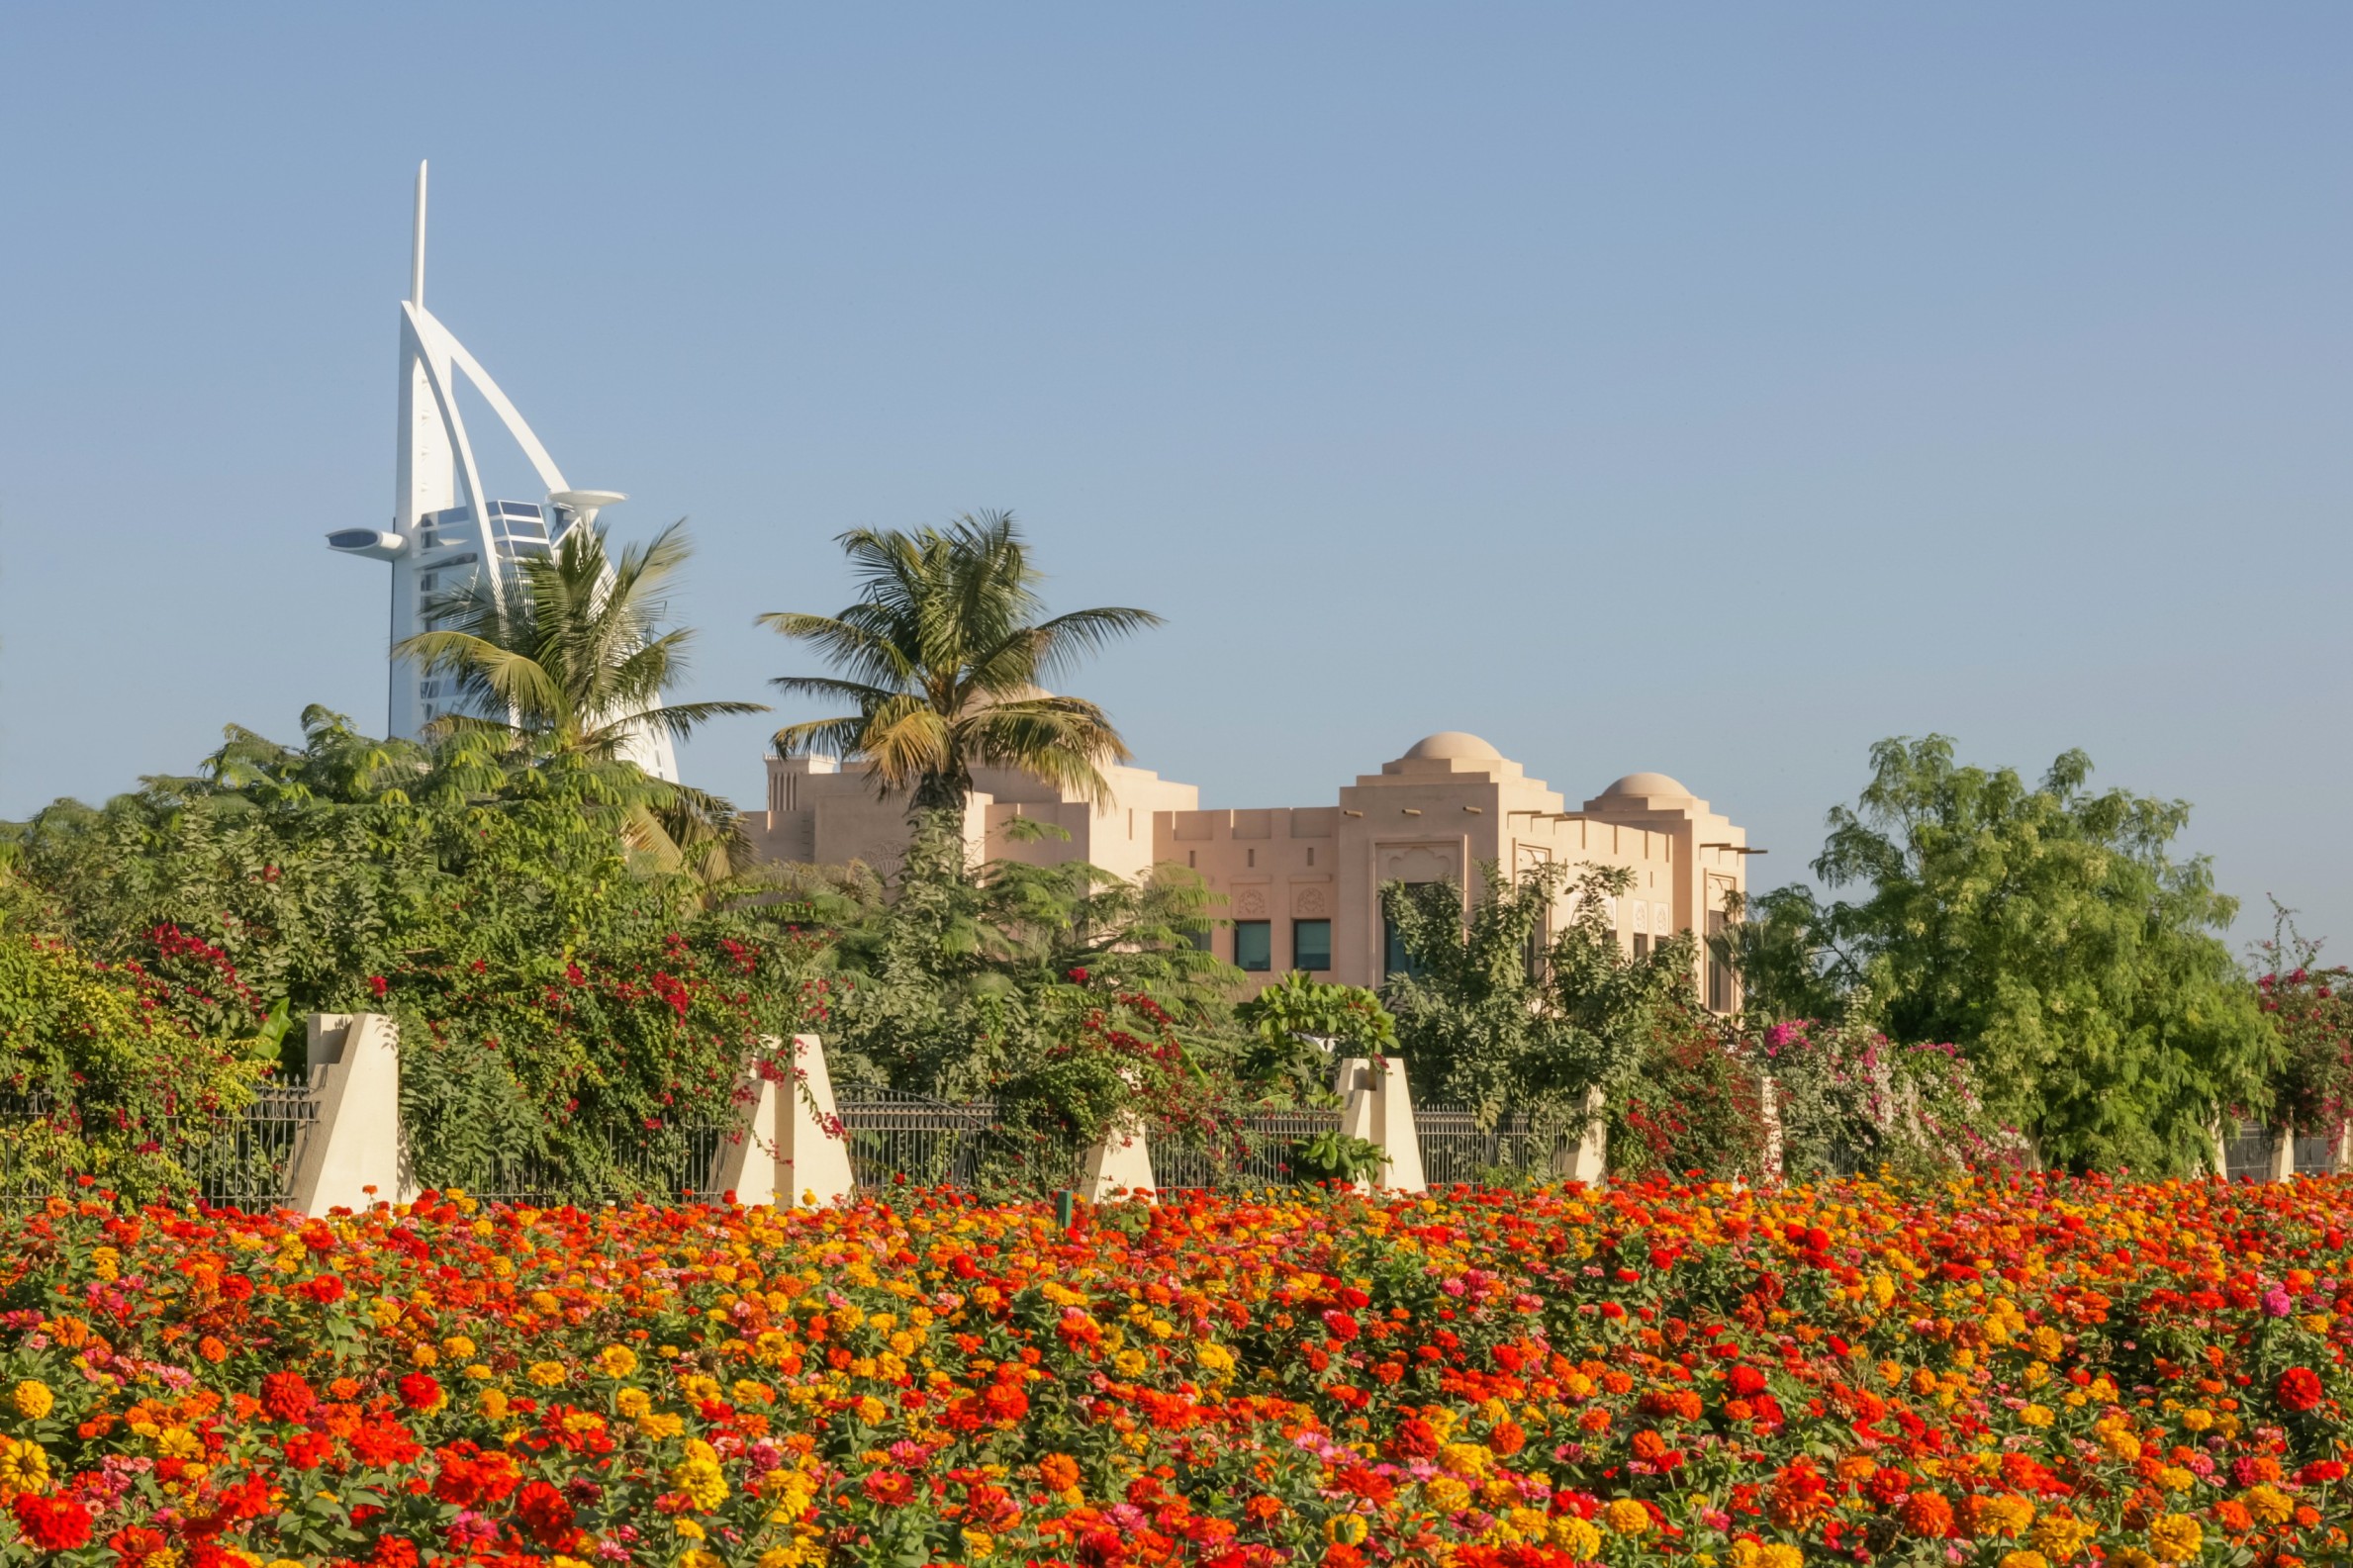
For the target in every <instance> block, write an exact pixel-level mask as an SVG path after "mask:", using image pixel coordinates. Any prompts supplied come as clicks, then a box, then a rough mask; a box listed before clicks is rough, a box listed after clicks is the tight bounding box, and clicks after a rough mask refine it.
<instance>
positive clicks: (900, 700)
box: [760, 511, 1160, 811]
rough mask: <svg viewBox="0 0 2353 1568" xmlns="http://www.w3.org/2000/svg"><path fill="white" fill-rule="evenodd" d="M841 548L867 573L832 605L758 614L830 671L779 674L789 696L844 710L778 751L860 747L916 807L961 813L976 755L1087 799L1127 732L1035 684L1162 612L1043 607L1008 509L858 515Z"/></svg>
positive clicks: (781, 742)
mask: <svg viewBox="0 0 2353 1568" xmlns="http://www.w3.org/2000/svg"><path fill="white" fill-rule="evenodd" d="M840 543H841V546H842V548H843V550H844V551H845V552H847V554H848V555H849V557H850V560H851V563H852V565H853V566H854V568H855V569H856V572H857V575H858V578H859V582H860V585H861V588H860V593H859V598H858V601H857V602H856V603H854V604H852V605H850V606H849V607H848V608H847V609H844V610H842V611H841V612H840V613H839V614H835V615H812V614H803V613H799V612H795V611H779V612H776V613H772V614H767V615H763V616H761V617H760V623H761V624H762V625H765V626H768V627H771V628H773V629H774V630H776V631H777V632H779V633H781V634H782V635H784V636H786V637H790V638H792V639H794V640H795V641H798V642H805V643H809V644H811V645H813V646H814V647H815V648H816V649H817V650H818V651H819V652H820V653H821V654H823V655H824V657H825V659H826V660H827V661H828V662H829V663H831V664H832V665H833V666H834V668H835V669H837V670H839V671H840V672H841V674H840V675H839V676H782V677H779V678H778V679H777V680H776V681H774V682H773V683H771V684H772V685H774V686H776V687H777V688H778V689H780V690H782V691H785V692H792V693H793V694H795V695H797V696H813V697H820V698H824V699H827V700H839V701H844V702H847V703H848V704H850V705H851V707H852V708H853V709H854V711H852V712H850V713H848V714H845V715H842V716H840V717H835V718H825V719H812V720H809V721H808V722H806V723H800V724H789V725H787V726H785V727H784V728H783V729H780V730H778V731H777V733H776V747H777V751H778V753H779V755H782V756H787V757H790V756H793V755H795V754H796V753H798V752H800V751H803V750H806V749H808V748H811V747H819V748H823V749H826V750H830V751H832V752H834V753H836V754H837V755H839V756H842V757H844V758H852V759H858V760H862V761H864V762H866V763H867V764H869V765H870V766H871V767H872V768H873V770H874V777H875V782H876V783H877V784H878V785H879V786H880V787H881V788H882V790H883V791H884V793H886V794H898V793H905V794H907V795H909V797H910V799H909V806H910V809H911V810H916V811H926V810H936V809H947V810H953V811H961V810H963V808H964V803H965V801H966V800H967V799H968V798H969V797H970V796H971V794H972V789H973V770H974V769H975V768H977V767H993V768H1018V769H1020V770H1021V771H1023V772H1025V773H1028V774H1031V775H1033V776H1035V777H1036V778H1039V779H1042V780H1045V781H1046V782H1047V783H1049V784H1057V785H1061V786H1063V787H1066V788H1070V789H1073V790H1076V791H1077V792H1079V793H1080V794H1082V795H1084V796H1085V797H1087V798H1089V799H1104V798H1107V797H1108V788H1107V785H1106V784H1105V782H1104V779H1103V775H1102V770H1103V768H1104V767H1105V766H1106V765H1108V764H1111V763H1118V762H1125V761H1126V760H1127V758H1128V749H1127V743H1126V742H1125V741H1123V740H1121V739H1120V737H1119V732H1118V731H1117V730H1116V729H1114V728H1113V727H1112V724H1111V721H1110V719H1109V718H1108V717H1107V716H1106V715H1105V714H1104V712H1103V710H1102V709H1101V708H1099V707H1097V706H1096V705H1095V704H1094V703H1092V702H1089V701H1086V700H1084V699H1082V698H1080V697H1073V696H1055V695H1052V694H1050V693H1048V692H1043V691H1041V690H1039V687H1040V684H1041V683H1043V682H1045V681H1048V680H1051V679H1053V678H1054V677H1055V676H1057V675H1059V674H1060V673H1062V672H1063V671H1065V670H1067V669H1068V668H1069V667H1070V666H1071V665H1072V664H1073V663H1074V662H1075V661H1076V660H1077V659H1079V658H1080V657H1082V656H1083V655H1085V654H1088V653H1092V652H1094V651H1096V650H1098V649H1100V648H1101V647H1103V646H1104V645H1105V644H1106V643H1109V642H1111V641H1113V640H1114V639H1116V638H1120V637H1125V636H1128V635H1131V634H1132V633H1134V632H1137V631H1140V630H1142V629H1144V628H1145V627H1148V626H1157V625H1159V624H1160V617H1159V616H1157V615H1155V614H1153V613H1151V612H1150V611H1149V610H1141V609H1123V608H1106V609H1082V610H1073V611H1071V612H1070V613H1068V614H1063V615H1056V616H1053V617H1051V618H1049V619H1040V618H1039V616H1040V615H1041V614H1042V613H1043V610H1044V605H1043V604H1042V602H1041V601H1040V600H1039V598H1038V595H1037V585H1038V583H1039V582H1040V581H1041V574H1040V573H1039V572H1038V570H1037V568H1036V567H1035V566H1034V565H1032V564H1031V561H1030V557H1029V547H1028V546H1027V545H1026V544H1025V543H1024V542H1023V541H1022V538H1021V534H1020V530H1019V529H1018V528H1017V527H1016V526H1015V524H1014V521H1013V517H1012V514H1011V513H1010V512H1002V511H991V512H983V513H982V514H980V515H979V516H964V517H959V518H958V519H957V520H956V521H955V522H953V523H952V524H950V525H949V526H948V527H946V528H944V529H940V528H922V529H919V530H917V531H916V532H914V533H911V534H909V533H902V532H899V531H897V530H895V529H890V530H876V529H871V528H860V529H856V530H854V531H852V532H849V533H845V534H843V535H842V536H841V539H840Z"/></svg>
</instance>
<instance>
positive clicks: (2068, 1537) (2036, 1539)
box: [2026, 1514, 2095, 1562]
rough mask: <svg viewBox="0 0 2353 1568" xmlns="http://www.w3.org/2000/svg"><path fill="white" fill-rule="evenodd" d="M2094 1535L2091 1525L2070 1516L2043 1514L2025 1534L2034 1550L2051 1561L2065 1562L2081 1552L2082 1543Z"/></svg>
mask: <svg viewBox="0 0 2353 1568" xmlns="http://www.w3.org/2000/svg"><path fill="white" fill-rule="evenodd" d="M2094 1533H2095V1531H2094V1528H2093V1526H2092V1525H2090V1524H2087V1523H2085V1522H2083V1521H2082V1520H2079V1519H2077V1518H2076V1517H2075V1516H2074V1515H2072V1514H2045V1515H2043V1516H2042V1518H2040V1519H2038V1520H2036V1521H2035V1522H2034V1527H2033V1528H2032V1529H2031V1530H2029V1531H2027V1532H2026V1538H2027V1539H2029V1540H2031V1541H2032V1542H2033V1543H2034V1549H2035V1550H2037V1551H2039V1552H2041V1553H2043V1554H2044V1555H2045V1556H2047V1557H2049V1558H2050V1560H2051V1561H2053V1562H2066V1561H2067V1560H2068V1559H2069V1558H2071V1557H2073V1556H2074V1555H2075V1554H2076V1553H2077V1552H2079V1551H2081V1550H2083V1545H2084V1542H2085V1541H2087V1540H2090V1539H2091V1538H2092V1536H2093V1534H2094Z"/></svg>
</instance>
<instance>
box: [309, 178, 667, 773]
mask: <svg viewBox="0 0 2353 1568" xmlns="http://www.w3.org/2000/svg"><path fill="white" fill-rule="evenodd" d="M424 177H425V166H424V164H422V163H420V164H419V165H418V166H417V229H416V237H415V241H414V244H413V246H412V249H411V252H410V263H409V297H408V299H406V300H405V301H403V302H402V303H401V393H400V405H401V409H400V431H399V436H398V439H397V441H396V443H395V453H394V470H393V474H394V478H393V517H392V527H391V528H390V529H389V530H386V531H381V532H380V531H378V530H376V529H374V528H339V529H337V530H335V531H334V532H332V533H330V534H329V535H328V536H327V542H328V544H329V546H330V547H331V548H333V549H335V550H339V551H341V552H343V553H344V554H346V555H358V556H365V557H368V558H369V559H371V560H377V561H389V562H390V563H391V564H392V641H393V642H394V643H396V644H397V643H399V642H400V641H401V640H402V639H403V638H406V637H411V636H414V635H416V634H417V633H419V632H423V631H426V630H429V629H431V623H430V622H428V621H427V620H426V618H425V614H424V607H425V605H426V603H427V602H428V601H429V600H432V599H433V598H434V597H435V596H436V595H438V594H445V593H448V592H449V591H450V590H453V589H459V588H463V587H464V586H465V585H466V583H467V582H468V581H469V580H474V579H479V578H480V577H482V576H483V575H485V574H487V575H488V577H489V581H490V583H491V585H492V588H493V592H495V593H502V594H503V593H506V592H510V591H511V583H512V579H513V575H514V568H515V563H516V562H518V561H519V560H521V559H523V558H525V557H527V556H533V555H540V556H544V555H546V554H547V553H548V552H549V551H550V550H551V549H553V548H554V546H555V545H556V543H557V542H558V541H560V540H561V539H562V538H563V536H564V534H565V533H566V532H567V531H569V530H570V529H573V528H585V527H588V526H590V525H592V524H593V523H594V522H595V521H596V517H597V511H598V508H599V507H610V506H612V505H613V504H615V503H616V502H620V501H623V500H626V499H627V498H626V497H624V496H622V495H620V494H619V493H618V492H616V491H610V490H575V489H573V488H572V487H571V485H570V484H569V483H567V482H566V480H565V479H564V476H563V473H562V471H561V470H559V469H558V468H557V467H556V466H555V459H554V458H552V457H550V456H548V455H547V448H546V447H544V446H542V445H541V444H540V443H539V437H538V436H536V435H534V434H532V433H531V427H530V426H529V425H528V424H526V423H524V422H523V417H522V415H520V414H519V413H518V412H517V410H516V407H515V405H514V404H513V403H512V402H511V401H509V399H508V397H507V395H506V394H505V393H504V392H502V391H500V390H499V384H498V383H497V382H495V381H493V380H492V379H491V377H490V372H489V371H487V370H484V369H483V368H482V365H481V362H480V361H478V360H477V359H475V357H474V356H473V355H472V354H469V353H467V352H466V348H465V345H464V344H463V343H460V342H459V341H458V340H457V338H456V337H455V336H454V335H453V334H452V333H451V332H450V330H449V328H448V327H446V326H443V325H442V324H441V323H440V322H439V321H438V320H437V319H436V318H435V317H434V316H433V314H432V313H431V312H429V311H427V310H426V309H425V308H424ZM458 376H463V377H465V379H466V381H467V382H468V383H469V384H471V385H472V386H473V388H474V390H475V391H476V392H477V393H479V394H480V395H481V397H482V400H483V401H484V402H485V403H487V404H489V405H490V408H491V412H492V413H494V414H496V415H498V416H499V422H500V423H502V424H504V425H505V426H506V427H507V433H508V434H509V435H511V436H513V437H514V438H515V442H516V444H517V445H518V446H519V447H521V448H522V454H523V456H524V457H525V458H526V459H528V460H529V462H530V465H531V468H532V470H533V472H534V473H536V474H537V475H538V478H539V483H540V484H541V485H543V486H545V487H546V491H545V494H544V495H543V497H542V498H541V499H540V500H539V501H535V502H534V501H501V500H497V499H495V498H492V497H489V496H486V495H485V494H484V493H483V489H482V474H481V471H480V469H479V467H478V466H477V465H476V463H475V461H474V447H473V443H472V442H471V441H470V440H468V439H467V436H466V425H465V420H464V418H463V417H461V416H460V415H459V413H458V408H457V382H456V378H457V377H458ZM391 679H392V695H391V705H390V715H389V718H388V721H387V733H388V734H392V735H397V736H406V737H409V738H412V739H414V738H416V737H418V736H420V735H422V734H423V733H424V726H425V725H426V724H428V723H430V722H431V721H432V720H433V719H435V718H437V717H439V716H440V715H441V714H443V713H446V712H450V711H452V710H454V709H456V708H458V707H460V706H461V700H460V698H459V695H458V692H457V689H456V688H457V684H456V682H455V680H454V679H453V678H451V677H449V676H447V675H437V676H436V675H425V674H423V673H422V672H420V671H419V670H418V668H417V667H416V666H415V665H413V664H410V663H408V662H407V661H404V660H400V659H395V660H393V661H392V676H391ZM623 755H624V756H625V757H627V759H628V760H629V761H631V762H634V763H636V764H637V765H638V766H639V767H641V768H643V769H644V770H645V771H646V772H647V773H649V774H652V775H653V776H654V777H655V778H657V779H666V780H670V781H673V782H675V781H676V780H677V778H678V762H677V758H676V756H675V755H674V753H673V751H672V748H671V744H670V737H669V736H668V735H667V734H663V733H660V732H656V731H650V730H640V731H638V732H636V733H635V734H633V735H632V736H631V738H630V742H629V744H628V746H627V747H626V749H625V750H624V752H623Z"/></svg>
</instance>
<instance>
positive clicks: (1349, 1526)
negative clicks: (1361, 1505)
mask: <svg viewBox="0 0 2353 1568" xmlns="http://www.w3.org/2000/svg"><path fill="white" fill-rule="evenodd" d="M1369 1533H1371V1526H1370V1525H1368V1524H1366V1523H1365V1516H1364V1515H1362V1514H1337V1515H1334V1516H1333V1517H1332V1518H1330V1519H1328V1520H1326V1521H1324V1539H1326V1540H1328V1541H1330V1542H1331V1543H1332V1544H1333V1545H1335V1546H1356V1545H1361V1544H1362V1543H1363V1542H1364V1539H1365V1536H1366V1535H1367V1534H1369Z"/></svg>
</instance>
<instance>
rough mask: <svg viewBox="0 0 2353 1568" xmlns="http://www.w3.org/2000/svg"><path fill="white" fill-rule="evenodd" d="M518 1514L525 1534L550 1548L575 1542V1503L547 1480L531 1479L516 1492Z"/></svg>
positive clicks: (559, 1547) (553, 1548) (516, 1510)
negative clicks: (573, 1525)
mask: <svg viewBox="0 0 2353 1568" xmlns="http://www.w3.org/2000/svg"><path fill="white" fill-rule="evenodd" d="M515 1517H516V1519H518V1521H520V1522H521V1523H522V1528H523V1533H524V1534H526V1535H528V1536H530V1537H531V1539H532V1540H533V1541H535V1542H537V1543H538V1544H539V1545H541V1546H544V1547H546V1548H547V1549H548V1550H550V1551H555V1550H559V1549H561V1548H562V1547H564V1546H567V1545H569V1544H570V1543H571V1540H572V1505H571V1504H569V1503H567V1502H565V1501H564V1494H563V1493H561V1492H558V1491H557V1490H556V1489H555V1488H554V1487H552V1486H549V1485H548V1484H547V1483H546V1482H544V1481H532V1482H529V1483H527V1484H525V1485H524V1487H523V1489H522V1490H521V1491H520V1492H519V1493H518V1494H517V1495H516V1498H515Z"/></svg>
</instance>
